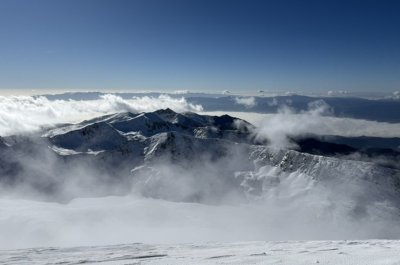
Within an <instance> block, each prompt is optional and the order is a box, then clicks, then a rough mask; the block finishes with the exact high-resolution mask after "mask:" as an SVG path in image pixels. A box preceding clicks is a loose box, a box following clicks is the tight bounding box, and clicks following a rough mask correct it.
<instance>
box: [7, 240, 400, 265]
mask: <svg viewBox="0 0 400 265" xmlns="http://www.w3.org/2000/svg"><path fill="white" fill-rule="evenodd" d="M399 252H400V242H399V241H387V240H369V241H281V242H278V241H277V242H241V243H207V244H185V245H144V244H130V245H114V246H99V247H74V248H35V249H22V250H8V251H0V260H3V264H9V265H25V264H27V265H28V264H29V265H37V264H47V265H51V264H70V265H72V264H104V265H122V264H125V265H126V264H130V265H133V264H137V265H139V264H154V265H155V264H158V265H165V264H171V265H174V264H181V265H186V264H199V265H201V264H204V265H205V264H237V265H242V264H260V265H261V264H263V265H264V264H265V265H266V264H282V265H310V264H336V265H342V264H351V265H398V264H400V255H399Z"/></svg>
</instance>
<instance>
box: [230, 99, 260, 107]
mask: <svg viewBox="0 0 400 265" xmlns="http://www.w3.org/2000/svg"><path fill="white" fill-rule="evenodd" d="M235 103H236V104H239V105H243V106H245V107H246V108H252V107H254V106H256V105H257V102H256V98H255V97H236V98H235Z"/></svg>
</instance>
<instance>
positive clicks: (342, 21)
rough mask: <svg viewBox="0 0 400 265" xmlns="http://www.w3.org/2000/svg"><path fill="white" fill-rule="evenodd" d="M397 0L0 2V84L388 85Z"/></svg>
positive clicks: (399, 40)
mask: <svg viewBox="0 0 400 265" xmlns="http://www.w3.org/2000/svg"><path fill="white" fill-rule="evenodd" d="M399 14H400V1H368V0H359V1H351V0H347V1H339V0H335V1H334V0H332V1H328V0H327V1H307V0H304V1H287V0H281V1H278V0H274V1H228V0H226V1H224V0H214V1H207V0H198V1H194V0H186V1H174V0H170V1H168V0H161V1H154V0H146V1H141V0H137V1H122V0H109V1H103V0H93V1H92V0H80V1H78V0H67V1H63V0H49V1H43V0H36V1H31V0H26V1H22V0H0V89H16V88H19V89H123V90H129V89H140V90H160V91H163V90H179V89H188V90H192V91H221V90H224V89H228V90H231V91H255V90H259V89H263V90H274V91H276V90H282V91H299V90H300V91H328V90H349V91H362V90H364V91H377V90H379V91H387V92H390V91H394V90H399V89H400V15H399Z"/></svg>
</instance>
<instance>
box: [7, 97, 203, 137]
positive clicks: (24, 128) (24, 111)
mask: <svg viewBox="0 0 400 265" xmlns="http://www.w3.org/2000/svg"><path fill="white" fill-rule="evenodd" d="M162 108H171V109H173V110H175V111H177V112H182V111H201V110H202V109H203V108H202V106H201V105H194V104H191V103H188V102H187V101H186V99H185V98H183V97H182V98H179V99H176V98H172V97H170V96H168V95H160V96H159V97H149V96H144V97H133V98H132V99H129V100H125V99H123V98H121V97H119V96H116V95H112V94H107V95H104V96H101V98H99V99H97V100H53V101H52V100H48V99H47V98H45V97H30V96H10V97H5V96H2V97H0V135H2V136H4V135H9V134H14V133H23V132H31V131H34V130H38V129H40V128H41V126H50V125H53V124H56V123H63V122H77V121H80V120H82V119H87V118H91V117H94V116H100V115H105V114H109V113H115V112H125V111H129V112H148V111H154V110H157V109H162Z"/></svg>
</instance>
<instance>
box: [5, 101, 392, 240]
mask: <svg viewBox="0 0 400 265" xmlns="http://www.w3.org/2000/svg"><path fill="white" fill-rule="evenodd" d="M2 100H3V103H5V104H4V105H3V104H2V105H1V109H2V111H1V112H0V118H1V121H2V123H0V124H2V126H0V128H1V130H2V131H1V133H2V135H3V136H5V135H7V134H18V135H24V133H26V132H27V131H31V130H34V131H35V130H40V129H42V128H43V126H53V125H55V124H57V123H64V122H71V121H73V120H81V119H84V118H87V117H92V116H98V115H103V114H108V113H114V112H125V111H129V112H142V111H152V110H154V109H158V108H162V107H166V106H168V107H170V108H173V109H175V110H176V111H180V112H183V111H196V112H201V111H202V107H201V106H200V105H193V104H190V103H188V102H187V101H186V100H185V99H184V98H182V99H172V98H170V97H167V96H165V97H164V96H162V97H158V98H151V97H143V98H134V99H132V100H123V99H121V98H119V97H116V96H112V95H107V96H105V97H103V98H101V99H98V100H93V101H73V100H70V101H62V100H56V101H49V100H47V99H45V98H40V97H39V98H33V97H23V98H21V97H18V98H17V97H14V98H7V99H6V98H3V99H2ZM10 113H11V114H10ZM243 115H249V117H250V116H251V115H255V116H257V115H258V114H253V113H246V114H243ZM253 117H254V116H253ZM258 117H259V118H261V119H260V120H259V123H258V124H257V123H255V124H256V125H257V126H256V127H255V129H254V131H253V133H252V135H253V136H255V137H256V138H257V137H258V138H260V139H264V138H266V139H268V143H269V146H268V147H262V146H261V147H260V146H250V145H247V144H246V143H245V142H244V143H234V144H233V143H232V142H229V141H216V140H215V139H211V138H210V139H200V138H199V139H197V138H195V139H194V140H188V139H191V138H187V137H186V138H185V137H182V138H174V140H175V141H177V142H179V145H176V146H174V145H172V146H171V147H169V148H170V149H168V146H167V147H165V148H166V149H165V148H164V149H163V148H161V149H159V150H160V151H159V153H157V152H154V153H151V152H150V151H151V150H153V149H155V147H157V146H158V147H159V146H160V145H162V144H163V143H164V142H157V140H159V138H162V137H167V136H168V135H162V136H160V137H159V138H155V139H152V140H151V141H153V142H151V143H150V144H149V145H147V146H146V144H147V142H144V141H138V145H137V146H136V145H135V146H133V147H132V150H134V151H133V152H132V153H127V152H125V151H124V150H117V151H116V150H111V151H109V152H108V151H93V150H87V151H86V150H82V152H76V153H74V154H73V155H64V154H62V153H63V152H66V150H56V149H55V146H54V145H53V144H52V143H51V142H49V141H48V140H46V139H45V138H43V137H35V136H32V135H28V136H15V137H5V138H4V139H5V140H4V143H5V144H4V145H0V151H1V152H8V151H7V150H8V149H7V148H9V147H10V146H12V147H13V148H14V152H9V153H4V154H7V156H6V155H4V156H2V157H1V158H0V162H1V163H0V164H1V165H9V164H10V165H13V166H12V167H11V168H10V170H8V171H7V170H6V171H4V172H6V173H5V175H3V176H1V182H0V191H1V195H0V234H1V235H2V236H3V238H7V240H0V248H23V247H34V246H76V245H103V244H119V243H134V242H142V243H177V242H179V243H182V242H206V241H242V240H317V239H367V238H400V226H399V224H398V222H397V220H398V217H399V214H400V212H399V209H400V202H399V200H398V199H397V193H396V191H395V189H393V187H396V185H400V183H398V182H396V181H397V180H398V172H397V171H395V170H392V171H391V170H389V169H386V168H381V167H375V166H374V165H373V164H370V163H364V162H360V161H355V160H339V159H337V158H322V157H319V156H311V155H308V154H301V153H298V152H296V151H293V150H288V149H293V148H295V146H293V143H292V142H291V141H290V137H293V136H299V135H303V134H308V133H316V134H318V133H320V134H338V133H340V134H339V135H343V134H347V135H357V136H359V135H365V134H364V133H366V134H368V133H369V134H372V135H376V134H378V135H379V134H380V133H382V134H385V135H386V136H387V135H390V134H397V133H398V131H396V130H398V129H399V128H400V127H399V125H398V124H385V123H378V122H372V121H363V120H355V119H348V118H346V119H344V118H337V117H334V110H333V109H332V108H330V106H328V105H327V104H326V103H324V102H321V101H317V102H315V103H312V104H310V105H309V109H308V110H307V111H303V112H300V113H296V112H294V111H293V110H292V109H290V108H288V107H285V106H282V108H281V110H280V112H279V113H278V114H275V115H262V116H258ZM11 121H13V122H11ZM43 121H45V122H43ZM242 125H243V124H242ZM167 140H168V139H167ZM1 143H2V142H1ZM127 146H128V144H127ZM140 148H142V149H146V151H148V152H150V153H151V155H149V156H146V157H145V159H144V160H143V159H141V158H140V159H139V158H138V157H140V155H142V151H141V149H140ZM5 150H6V151H5ZM149 150H150V151H149ZM67 151H68V150H67ZM2 154H3V153H2ZM289 158H290V159H293V160H292V162H290V161H291V160H290V159H289ZM288 161H289V162H288ZM383 173H385V174H387V176H385V178H381V175H380V174H383ZM374 174H377V175H374ZM396 174H397V175H396ZM377 185H378V186H377ZM377 187H379V188H377ZM382 192H383V193H382Z"/></svg>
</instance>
